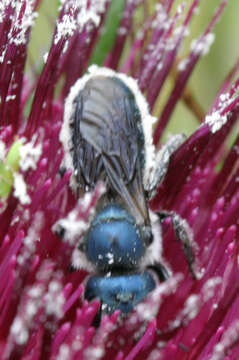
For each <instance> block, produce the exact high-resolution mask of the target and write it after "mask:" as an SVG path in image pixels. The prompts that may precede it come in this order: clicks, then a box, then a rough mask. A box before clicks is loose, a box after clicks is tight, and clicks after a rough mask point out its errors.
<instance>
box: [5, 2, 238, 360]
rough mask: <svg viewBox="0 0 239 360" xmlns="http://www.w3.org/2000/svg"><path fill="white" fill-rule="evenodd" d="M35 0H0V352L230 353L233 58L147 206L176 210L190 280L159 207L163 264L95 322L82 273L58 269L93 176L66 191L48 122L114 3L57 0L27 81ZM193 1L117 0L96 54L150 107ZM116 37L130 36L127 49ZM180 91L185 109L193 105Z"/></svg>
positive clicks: (184, 65)
mask: <svg viewBox="0 0 239 360" xmlns="http://www.w3.org/2000/svg"><path fill="white" fill-rule="evenodd" d="M39 2H40V1H38V0H15V1H9V0H3V1H2V2H1V5H0V48H1V55H0V56H1V57H0V77H1V81H0V96H1V98H0V103H1V107H0V119H1V128H0V205H1V213H0V219H1V220H0V223H1V234H0V238H1V243H0V244H1V249H0V279H1V283H0V294H1V295H0V309H1V310H0V339H1V341H0V349H1V358H2V359H40V358H44V359H101V358H102V359H108V358H114V359H117V360H120V359H127V360H131V359H143V358H147V359H150V360H153V359H171V358H174V359H175V360H176V359H187V360H189V359H190V360H192V359H200V360H204V359H213V360H218V359H236V358H238V356H239V355H238V354H239V346H238V338H239V319H238V301H239V297H238V290H239V281H238V280H239V269H238V231H239V228H238V215H237V214H238V206H239V205H238V204H239V201H238V200H239V189H238V149H239V144H238V138H236V139H235V141H234V143H233V145H232V146H231V147H230V148H229V149H228V146H227V139H228V137H229V135H230V134H231V133H232V132H233V129H234V125H235V123H236V120H237V116H238V112H239V107H238V103H239V96H238V86H239V81H236V82H235V83H234V84H233V85H232V86H230V84H231V81H232V77H233V75H235V73H236V71H237V70H238V67H239V64H238V63H237V64H236V65H235V67H234V68H233V70H232V72H231V73H230V74H229V76H228V77H227V78H226V80H225V82H224V84H223V86H222V87H221V89H220V90H219V92H218V94H217V96H216V99H215V101H214V103H213V105H212V107H211V109H210V110H209V111H208V113H207V115H206V117H205V119H204V122H203V123H202V124H201V125H200V126H199V128H198V129H197V130H196V131H195V132H194V133H193V134H192V135H191V136H190V137H189V138H188V139H187V140H186V141H185V143H184V144H183V145H182V146H181V147H180V148H179V149H178V150H177V151H176V152H175V154H174V156H173V157H172V159H171V162H170V166H169V169H168V172H167V175H166V177H165V179H164V181H163V183H162V184H161V185H160V187H159V189H158V192H157V195H156V196H155V198H154V199H153V200H152V201H151V203H150V206H151V208H152V209H155V210H156V209H159V208H162V209H167V210H175V211H176V212H177V213H179V214H180V215H181V216H182V217H183V218H185V219H187V221H188V223H189V224H190V226H191V227H192V230H193V234H194V238H195V242H196V243H197V245H198V249H199V250H198V253H197V254H196V256H197V260H198V262H199V264H200V265H199V266H200V275H201V276H200V278H199V279H197V280H194V279H192V277H191V276H190V274H189V272H188V268H187V264H186V261H185V259H184V256H183V253H182V251H181V249H180V246H179V245H178V243H177V242H176V240H175V237H174V234H173V231H172V227H171V224H170V221H168V219H166V220H165V221H164V224H163V234H164V249H163V252H164V256H165V259H166V260H167V262H168V263H169V264H170V266H171V268H172V270H173V274H174V275H173V276H172V277H171V278H170V279H169V280H167V281H166V282H164V283H162V284H160V285H159V286H158V287H157V289H156V290H155V291H153V292H152V293H151V294H150V295H149V297H148V298H147V299H146V300H145V301H144V302H142V303H140V304H139V305H138V306H137V308H136V310H135V311H134V312H132V313H131V314H129V315H128V316H127V318H124V319H121V318H120V316H119V312H115V313H114V314H112V315H110V316H106V315H105V316H104V317H103V318H102V321H101V323H100V325H99V328H98V329H97V330H96V329H95V328H94V327H93V326H92V322H93V319H94V317H95V315H96V312H97V309H98V306H99V302H98V300H95V301H93V302H92V303H87V302H86V301H84V300H83V299H82V297H81V295H82V292H83V285H84V283H83V281H84V279H85V277H86V272H84V271H77V272H76V271H74V272H71V271H69V264H70V262H71V256H72V251H73V249H74V247H75V246H76V243H77V236H75V235H76V234H79V233H80V234H83V233H84V231H85V230H86V229H87V226H88V225H89V217H90V216H92V212H93V211H94V205H95V203H96V202H97V200H98V198H99V197H100V195H101V194H102V191H103V188H102V184H99V185H98V186H97V187H96V189H95V191H94V193H93V194H91V195H89V194H86V195H85V197H83V198H81V199H76V197H75V195H73V194H72V192H71V189H70V187H69V179H70V176H71V171H69V170H67V171H66V172H65V174H64V175H63V176H62V177H61V176H60V174H59V168H60V165H61V161H62V157H63V150H62V147H61V144H60V142H59V131H60V128H61V124H62V117H63V110H64V99H65V98H66V96H67V94H68V92H69V89H70V87H71V86H72V84H73V83H74V82H75V81H76V79H78V78H79V77H80V76H82V74H83V73H84V72H85V71H86V68H87V67H88V65H89V63H90V59H91V55H92V52H93V50H94V49H95V47H96V44H97V41H98V38H99V36H100V34H101V31H102V28H103V24H104V22H106V23H107V13H108V12H110V11H111V9H112V8H111V7H112V6H113V2H112V4H110V2H109V1H108V0H101V1H100V0H98V1H97V0H95V1H93V0H91V1H81V2H79V1H76V0H65V1H61V7H60V11H59V18H58V20H57V23H56V28H55V33H54V35H53V40H52V44H51V48H50V51H49V53H48V55H47V56H45V65H44V67H43V70H42V72H41V74H40V75H39V76H35V78H33V79H31V78H29V76H28V75H27V74H26V75H25V72H24V66H25V62H26V57H27V50H28V41H29V37H30V31H31V27H32V25H33V23H34V19H35V17H36V9H37V7H38V5H39ZM148 3H150V1H149V2H148ZM198 4H199V0H192V1H191V4H190V7H189V9H188V11H187V12H186V15H185V13H184V12H183V5H180V6H179V7H178V8H177V11H176V12H175V13H174V14H173V15H171V13H172V5H173V1H172V0H164V1H161V2H159V3H158V4H157V5H156V6H155V9H154V11H153V12H152V11H151V9H150V11H149V12H147V6H146V5H147V2H146V1H132V0H131V1H130V0H127V1H126V2H125V4H124V5H122V3H121V5H122V10H121V15H122V17H121V19H120V23H119V25H118V24H116V25H117V27H116V30H117V32H116V34H115V39H114V40H113V43H112V47H111V49H110V50H109V51H108V53H107V56H106V58H105V59H104V65H105V66H108V67H109V68H112V69H114V70H121V71H123V72H127V73H130V74H131V76H133V77H135V78H137V79H138V84H139V87H140V89H141V91H142V92H144V93H145V95H146V98H147V101H148V104H149V107H150V109H151V111H153V109H154V107H155V105H156V101H157V98H158V96H159V94H160V93H161V90H162V87H163V85H164V83H165V80H166V78H167V76H168V75H169V72H170V71H171V70H172V69H174V70H175V66H174V63H175V60H177V55H178V52H179V48H180V46H181V43H182V41H183V40H184V37H185V36H186V35H187V32H188V25H189V22H190V20H191V18H192V16H193V13H194V12H195V10H196V9H197V6H198ZM225 5H226V1H225V0H223V1H221V3H220V4H219V7H218V9H217V10H216V12H215V15H214V16H213V18H212V19H211V21H210V23H209V25H208V26H207V28H206V30H205V31H204V33H203V34H202V35H201V36H200V37H199V38H197V39H196V40H195V41H194V42H193V43H192V46H191V50H190V52H189V54H188V55H187V56H186V57H185V58H184V59H181V60H180V62H179V63H178V66H177V71H176V74H177V77H176V80H175V84H174V88H173V89H172V91H171V93H170V95H169V97H168V100H167V102H166V104H165V106H164V108H163V110H162V113H161V115H160V117H159V120H158V123H157V125H156V128H155V133H154V141H155V144H157V143H158V141H159V139H160V138H161V136H162V133H163V131H164V129H165V127H166V125H167V123H168V121H169V119H170V116H171V114H172V112H173V110H174V108H175V106H176V104H177V102H178V100H179V99H181V98H182V97H184V96H185V94H184V92H183V91H184V89H185V86H186V84H187V80H188V78H189V76H190V75H191V73H192V71H193V69H194V67H195V65H196V64H197V62H198V60H199V58H200V57H201V56H202V55H204V54H206V53H207V51H208V50H209V47H210V45H211V43H212V41H213V35H212V29H213V26H214V24H215V23H216V21H217V20H218V18H219V17H220V15H221V12H222V10H223V8H224V6H225ZM143 6H145V7H143ZM142 8H143V9H144V15H143V20H142V21H143V23H142V26H141V27H140V29H138V31H137V32H136V33H134V31H133V30H135V29H134V28H133V25H132V17H133V15H134V14H135V13H137V14H138V13H140V10H142ZM179 18H181V19H182V22H181V25H180V26H178V25H177V23H178V19H179ZM129 38H130V39H131V45H130V46H128V47H126V46H125V44H126V43H127V41H129ZM99 61H100V60H99ZM60 80H61V81H60ZM57 84H59V88H58V89H57V91H56V85H57ZM33 92H34V97H33V101H32V104H30V99H31V95H32V93H33ZM191 100H192V101H191V109H192V110H193V111H194V112H196V113H198V112H197V109H198V108H197V103H196V102H195V101H194V99H193V98H191ZM29 108H30V111H29V113H27V109H29ZM219 165H220V166H219ZM59 219H64V221H68V222H70V224H71V226H70V229H71V230H72V233H71V236H70V237H69V239H68V240H69V241H62V240H60V239H59V236H58V235H57V234H56V233H55V232H54V226H55V224H56V223H57V221H59ZM74 226H75V227H74ZM74 231H75V232H74ZM73 235H74V236H73Z"/></svg>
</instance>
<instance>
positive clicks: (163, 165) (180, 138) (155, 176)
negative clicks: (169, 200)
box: [145, 134, 186, 198]
mask: <svg viewBox="0 0 239 360" xmlns="http://www.w3.org/2000/svg"><path fill="white" fill-rule="evenodd" d="M185 139H186V135H184V134H176V135H173V136H171V137H170V139H169V140H168V141H167V142H166V144H164V145H163V147H162V148H161V149H160V150H159V151H158V153H157V155H156V160H155V165H154V169H153V171H152V173H151V174H152V175H149V176H150V178H148V179H147V180H146V184H145V190H146V191H147V193H148V194H149V197H150V198H152V197H153V196H154V195H155V193H154V192H155V191H156V190H157V187H158V186H159V185H160V183H161V182H162V181H163V179H164V177H165V175H166V173H167V171H168V166H169V162H170V158H171V156H172V154H173V153H174V152H175V151H176V150H177V149H178V148H179V146H180V145H182V143H183V142H184V141H185Z"/></svg>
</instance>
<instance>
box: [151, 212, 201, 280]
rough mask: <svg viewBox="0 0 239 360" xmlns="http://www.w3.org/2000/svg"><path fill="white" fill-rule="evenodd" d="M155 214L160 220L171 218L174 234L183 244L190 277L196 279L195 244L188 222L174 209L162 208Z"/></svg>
mask: <svg viewBox="0 0 239 360" xmlns="http://www.w3.org/2000/svg"><path fill="white" fill-rule="evenodd" d="M157 215H158V216H159V219H160V221H161V222H162V221H163V220H164V219H165V218H167V217H170V218H171V220H172V224H173V228H174V231H175V234H176V236H177V238H178V239H179V240H180V241H181V242H182V244H183V250H184V254H185V256H186V259H187V263H188V266H189V270H190V273H191V275H192V277H193V278H194V279H196V273H195V270H194V267H193V264H194V261H195V251H194V250H196V244H195V243H194V241H193V231H192V229H191V228H190V226H189V224H188V222H187V221H186V220H185V219H183V218H181V216H179V215H178V214H177V213H175V212H174V211H165V210H162V211H159V212H157Z"/></svg>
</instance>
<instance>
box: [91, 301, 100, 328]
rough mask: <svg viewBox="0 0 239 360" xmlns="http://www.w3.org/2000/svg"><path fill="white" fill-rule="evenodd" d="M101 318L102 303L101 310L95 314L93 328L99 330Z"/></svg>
mask: <svg viewBox="0 0 239 360" xmlns="http://www.w3.org/2000/svg"><path fill="white" fill-rule="evenodd" d="M101 318H102V303H100V306H99V309H98V311H97V313H96V314H95V317H94V320H93V322H92V326H94V327H95V328H98V327H99V326H100V322H101Z"/></svg>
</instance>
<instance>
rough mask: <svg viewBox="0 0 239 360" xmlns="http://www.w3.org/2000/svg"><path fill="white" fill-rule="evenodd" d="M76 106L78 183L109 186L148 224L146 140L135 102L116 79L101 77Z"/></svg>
mask: <svg viewBox="0 0 239 360" xmlns="http://www.w3.org/2000/svg"><path fill="white" fill-rule="evenodd" d="M99 78H100V79H99ZM98 79H99V80H98ZM75 104H76V105H75V111H74V120H73V121H72V124H71V127H72V129H73V131H72V142H73V147H72V149H73V163H74V168H75V169H76V170H77V172H78V179H77V182H79V183H80V185H83V186H85V185H87V186H89V187H90V188H92V187H94V186H95V184H96V182H97V181H98V180H99V179H103V180H106V182H108V184H109V186H110V188H111V190H113V192H116V193H117V195H118V196H120V198H121V199H122V200H123V201H124V202H125V205H126V206H127V207H128V208H129V211H130V212H131V214H132V215H133V216H134V217H135V218H136V220H137V222H139V223H141V224H142V223H149V220H148V219H149V215H148V208H147V205H146V201H145V195H144V189H143V183H142V156H143V151H144V150H143V149H144V148H143V134H142V131H141V130H140V126H141V124H140V120H139V114H138V110H137V108H136V105H135V100H134V96H133V95H132V93H131V92H130V90H129V89H128V88H127V87H126V86H125V85H124V84H123V83H122V82H121V81H119V80H118V79H115V78H107V77H97V78H95V79H91V80H90V81H88V83H87V84H86V86H85V88H84V89H83V90H82V91H80V93H79V95H78V97H77V99H76V100H75Z"/></svg>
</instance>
